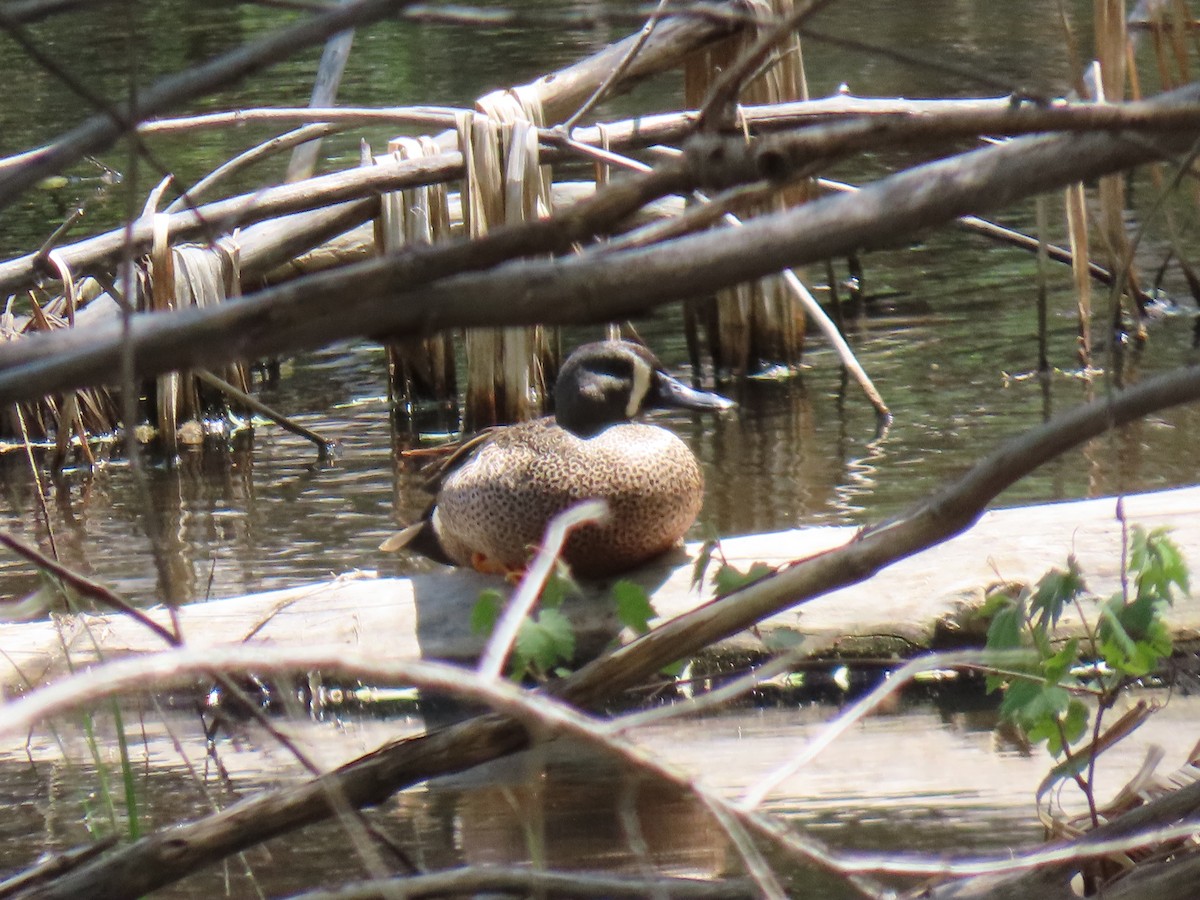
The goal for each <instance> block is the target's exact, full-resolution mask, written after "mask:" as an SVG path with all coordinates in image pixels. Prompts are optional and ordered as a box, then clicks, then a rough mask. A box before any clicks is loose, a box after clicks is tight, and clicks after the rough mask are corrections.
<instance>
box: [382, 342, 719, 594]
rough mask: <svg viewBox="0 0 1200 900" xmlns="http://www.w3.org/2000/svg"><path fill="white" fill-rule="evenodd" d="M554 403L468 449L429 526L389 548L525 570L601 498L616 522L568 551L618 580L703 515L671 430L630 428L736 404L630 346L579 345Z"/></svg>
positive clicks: (698, 483) (689, 458)
mask: <svg viewBox="0 0 1200 900" xmlns="http://www.w3.org/2000/svg"><path fill="white" fill-rule="evenodd" d="M554 400H555V409H556V413H557V414H556V415H555V416H548V417H546V418H542V419H535V420H534V421H532V422H524V423H521V424H519V425H512V426H509V427H505V428H498V429H493V430H491V431H490V432H485V433H484V434H483V435H481V436H479V437H478V438H476V439H472V440H470V441H468V442H467V443H466V444H464V445H463V446H462V447H461V448H460V449H459V450H458V451H456V452H455V454H454V455H453V456H452V457H451V459H450V460H449V462H448V463H447V464H446V466H445V470H444V472H443V474H442V475H441V483H440V487H439V488H438V491H437V498H436V500H434V502H433V503H432V504H431V505H430V507H429V509H428V510H427V511H426V513H425V516H424V517H423V518H422V520H421V522H419V523H418V524H416V525H413V526H410V527H409V528H407V529H405V530H404V531H402V532H400V533H399V534H397V535H396V536H395V537H393V538H391V539H389V540H388V541H385V542H384V544H383V549H386V550H392V549H396V548H398V547H401V546H404V545H406V544H407V545H409V546H410V547H412V548H413V549H415V550H418V551H420V552H421V553H424V554H425V555H426V556H429V557H432V558H433V559H437V560H439V561H440V562H445V563H450V564H453V565H461V566H474V567H475V568H477V569H480V570H483V571H504V570H509V571H511V570H514V569H519V568H521V567H522V566H524V565H525V563H526V562H527V561H528V559H529V556H530V553H531V548H533V547H535V546H536V545H537V544H538V543H539V542H540V541H541V540H542V535H543V533H544V532H545V529H546V524H547V522H548V521H549V520H550V519H551V518H552V517H553V516H554V515H555V514H556V513H558V512H560V511H562V510H564V509H566V508H567V507H569V506H571V505H572V504H574V503H578V502H579V501H581V500H587V499H591V498H595V497H601V498H604V499H605V500H607V501H608V503H609V517H608V519H607V520H606V521H605V522H603V523H601V524H597V525H587V526H583V527H581V528H578V529H576V530H575V531H574V532H572V534H571V536H570V538H569V539H568V541H567V544H566V548H565V550H564V554H563V555H564V557H565V559H566V561H567V562H568V563H569V564H570V565H571V568H572V570H573V571H574V572H576V573H577V574H580V575H586V576H593V577H595V576H603V575H612V574H615V573H617V572H621V571H624V570H626V569H630V568H632V567H634V566H636V565H638V564H639V563H642V562H645V561H646V560H649V559H651V558H652V557H655V556H658V555H659V554H661V553H663V552H665V551H667V550H669V549H670V548H671V547H674V546H675V545H676V544H678V543H679V540H680V539H681V538H682V537H683V534H684V532H686V531H687V530H688V528H689V527H690V526H691V524H692V523H693V522H694V521H695V520H696V515H697V514H698V513H699V512H700V503H701V501H702V499H703V495H704V476H703V474H702V473H701V471H700V466H699V464H698V463H697V462H696V458H695V457H694V456H693V455H692V452H691V450H689V449H688V447H687V445H686V444H684V443H683V441H681V440H680V439H679V438H678V437H676V436H675V435H674V434H672V433H671V432H670V431H667V430H666V429H665V428H659V427H658V426H656V425H646V424H637V423H634V422H630V421H629V420H630V419H632V418H633V417H634V416H636V415H637V414H638V413H640V412H641V411H642V410H645V409H652V408H656V407H672V406H674V407H687V408H691V409H726V408H728V407H730V406H732V405H733V403H732V402H731V401H729V400H726V399H725V398H724V397H720V396H718V395H716V394H710V393H706V392H704V391H697V390H693V389H692V388H690V387H688V386H687V385H685V384H683V383H682V382H680V381H677V380H676V379H674V378H672V377H671V376H670V375H668V374H667V373H666V372H665V371H664V370H663V368H662V365H661V364H660V363H659V362H658V360H657V359H655V357H654V355H653V354H652V353H651V352H650V351H649V350H647V349H646V348H644V347H642V346H639V345H637V344H632V343H629V342H627V341H602V342H599V343H594V344H585V345H584V346H582V347H580V348H578V349H577V350H576V351H575V352H574V353H572V354H571V355H570V357H568V359H567V361H566V362H565V363H564V364H563V367H562V371H561V372H560V373H559V376H558V382H557V384H556V385H555V390H554Z"/></svg>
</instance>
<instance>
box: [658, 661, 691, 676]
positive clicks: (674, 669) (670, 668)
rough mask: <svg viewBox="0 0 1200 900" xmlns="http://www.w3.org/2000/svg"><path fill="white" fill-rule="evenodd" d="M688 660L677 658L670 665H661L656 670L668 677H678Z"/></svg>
mask: <svg viewBox="0 0 1200 900" xmlns="http://www.w3.org/2000/svg"><path fill="white" fill-rule="evenodd" d="M687 664H688V661H687V660H686V659H677V660H675V662H673V663H671V664H670V665H666V666H663V667H662V668H661V669H659V670H658V671H660V672H662V674H664V675H666V676H667V677H668V678H678V677H679V676H680V675H682V674H683V671H684V669H686V668H687Z"/></svg>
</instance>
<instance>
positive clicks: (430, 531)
mask: <svg viewBox="0 0 1200 900" xmlns="http://www.w3.org/2000/svg"><path fill="white" fill-rule="evenodd" d="M429 512H432V509H431V510H430V511H429ZM401 547H407V548H408V549H409V550H412V551H413V552H414V553H419V554H421V555H422V556H424V557H426V558H428V559H432V560H433V561H434V562H439V563H441V564H442V565H444V566H453V565H455V562H454V560H452V559H451V558H450V557H449V556H447V555H446V551H445V550H444V549H442V543H441V541H439V540H438V537H437V532H436V531H434V528H433V517H432V516H431V515H429V514H428V513H427V514H426V515H424V516H422V517H421V518H420V519H419V520H418V521H416V522H414V523H413V524H412V525H409V526H408V527H407V528H404V529H402V530H400V531H397V532H396V533H395V534H393V535H392V536H391V537H390V538H388V539H387V540H385V541H384V542H383V543H382V544H380V545H379V549H380V550H382V551H383V552H384V553H392V552H394V551H396V550H399V549H400V548H401Z"/></svg>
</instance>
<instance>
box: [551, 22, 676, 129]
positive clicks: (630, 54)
mask: <svg viewBox="0 0 1200 900" xmlns="http://www.w3.org/2000/svg"><path fill="white" fill-rule="evenodd" d="M670 2H671V0H658V6H657V7H655V9H654V12H653V13H652V14H651V15H650V18H648V19H647V20H646V24H645V25H643V26H642V30H641V31H639V32H638V35H637V38H636V39H635V40H634V42H633V43H632V44H630V45H629V49H628V50H627V51H626V53H625V56H624V57H622V59H621V61H620V62H619V63H617V64H616V66H614V67H613V69H612V71H611V72H609V73H608V75H607V76H605V78H604V81H602V82H600V86H599V87H597V88H596V90H594V91H593V92H592V96H590V97H588V98H587V100H585V101H584V102H583V105H582V106H580V107H579V109H577V110H575V112H574V113H572V114H571V116H570V117H569V118H568V119H567V120H566V121H565V122H563V123H562V130H563V131H564V132H566V133H567V134H568V135H570V133H571V130H572V129H573V128H574V127H575V126H576V125H577V124H578V122H579V120H580V119H582V118H583V117H584V116H586V115H587V114H588V113H589V112H591V111H592V109H594V108H595V106H596V104H597V103H599V102H600V101H601V100H603V99H604V97H605V96H607V94H608V92H609V91H610V90H612V86H613V85H614V84H616V83H617V81H618V80H619V79H620V78H621V76H622V75H624V74H625V70H626V69H628V68H629V66H630V65H631V64H632V63H633V60H634V58H635V57H636V56H637V55H638V52H639V51H640V50H641V49H642V47H644V46H645V44H646V41H648V40H649V39H650V35H651V34H652V33H653V32H654V26H656V25H657V24H658V21H659V19H660V18H661V17H662V16H663V14H664V13H665V12H666V9H667V6H668V5H670Z"/></svg>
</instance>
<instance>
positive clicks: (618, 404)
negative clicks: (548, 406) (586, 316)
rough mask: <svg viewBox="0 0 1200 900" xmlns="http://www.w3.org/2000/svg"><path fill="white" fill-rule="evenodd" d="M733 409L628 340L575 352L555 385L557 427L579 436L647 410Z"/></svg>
mask: <svg viewBox="0 0 1200 900" xmlns="http://www.w3.org/2000/svg"><path fill="white" fill-rule="evenodd" d="M733 405H734V403H733V401H732V400H728V399H726V398H725V397H722V396H720V395H719V394H712V393H709V392H708V391H698V390H695V389H694V388H691V387H688V386H687V385H686V384H684V383H683V382H682V381H679V380H678V379H676V378H672V377H671V376H670V375H668V374H667V372H666V371H665V370H664V369H663V367H662V364H661V363H660V362H659V361H658V359H657V358H656V357H655V356H654V354H653V353H651V352H650V351H649V350H647V349H646V348H645V347H643V346H641V345H640V344H634V343H631V342H629V341H598V342H596V343H594V344H584V345H583V346H581V347H579V348H577V349H576V350H575V352H573V353H572V354H571V355H570V356H569V357H567V361H566V362H565V363H563V367H562V370H561V371H560V372H559V373H558V381H557V382H556V383H555V386H554V406H555V416H556V418H557V420H558V424H559V425H560V426H562V427H563V428H565V429H567V430H568V431H572V432H574V433H575V434H577V435H579V436H580V437H590V436H591V435H593V434H596V433H597V432H599V431H601V430H603V429H604V428H606V427H607V426H609V425H612V424H614V423H617V422H626V421H628V420H630V419H632V418H634V417H636V416H637V415H639V414H640V413H641V412H643V411H644V410H648V409H663V408H668V407H680V408H684V409H715V410H720V409H729V408H730V407H731V406H733Z"/></svg>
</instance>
